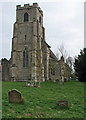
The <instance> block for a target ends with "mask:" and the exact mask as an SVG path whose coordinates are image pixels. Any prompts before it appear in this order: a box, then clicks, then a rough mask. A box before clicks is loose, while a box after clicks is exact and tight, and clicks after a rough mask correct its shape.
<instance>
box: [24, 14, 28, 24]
mask: <svg viewBox="0 0 86 120" xmlns="http://www.w3.org/2000/svg"><path fill="white" fill-rule="evenodd" d="M26 21H28V14H27V13H25V14H24V22H26Z"/></svg>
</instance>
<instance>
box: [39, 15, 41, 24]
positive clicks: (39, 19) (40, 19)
mask: <svg viewBox="0 0 86 120" xmlns="http://www.w3.org/2000/svg"><path fill="white" fill-rule="evenodd" d="M39 22H40V24H41V16H40V17H39Z"/></svg>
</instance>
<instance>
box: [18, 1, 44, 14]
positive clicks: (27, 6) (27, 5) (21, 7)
mask: <svg viewBox="0 0 86 120" xmlns="http://www.w3.org/2000/svg"><path fill="white" fill-rule="evenodd" d="M24 8H25V9H31V8H38V10H39V12H41V13H42V14H43V11H42V10H41V8H40V7H39V5H38V4H37V3H33V4H32V5H30V4H24V6H21V5H17V6H16V10H22V9H24Z"/></svg>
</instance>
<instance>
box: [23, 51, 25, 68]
mask: <svg viewBox="0 0 86 120" xmlns="http://www.w3.org/2000/svg"><path fill="white" fill-rule="evenodd" d="M23 67H25V51H24V52H23Z"/></svg>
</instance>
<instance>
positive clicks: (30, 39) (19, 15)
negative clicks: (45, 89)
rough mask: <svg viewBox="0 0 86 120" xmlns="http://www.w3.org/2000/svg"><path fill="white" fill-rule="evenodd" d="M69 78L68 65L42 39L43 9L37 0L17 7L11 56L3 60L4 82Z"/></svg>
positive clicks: (43, 36) (43, 37)
mask: <svg viewBox="0 0 86 120" xmlns="http://www.w3.org/2000/svg"><path fill="white" fill-rule="evenodd" d="M62 74H64V75H63V76H64V79H65V80H66V81H69V79H70V68H69V67H68V66H67V64H66V63H65V62H64V60H63V59H61V60H59V61H58V59H57V57H56V56H55V55H54V53H53V52H52V50H51V49H50V46H49V45H48V44H47V42H46V40H45V28H44V27H43V11H42V10H41V8H40V7H39V5H38V4H37V3H33V5H29V4H24V6H23V7H22V6H21V5H17V6H16V22H15V23H14V29H13V38H12V51H11V58H10V60H7V59H6V58H4V59H2V80H3V81H35V82H37V81H43V82H44V81H48V80H51V81H59V80H61V79H62Z"/></svg>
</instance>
